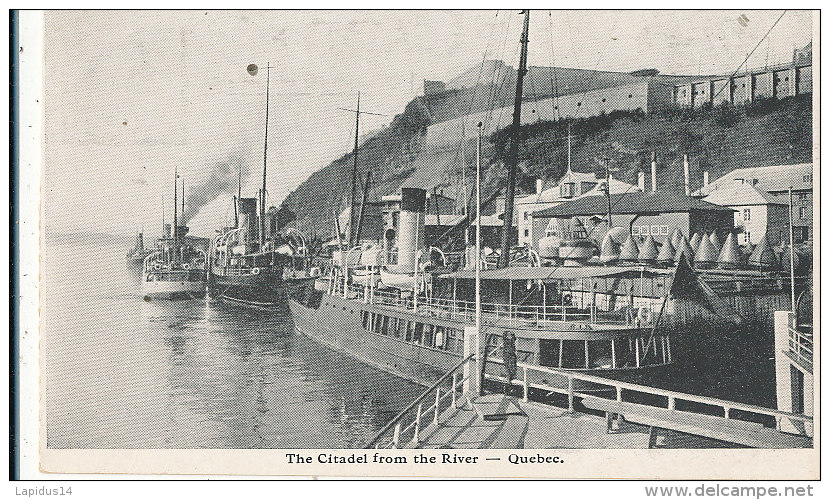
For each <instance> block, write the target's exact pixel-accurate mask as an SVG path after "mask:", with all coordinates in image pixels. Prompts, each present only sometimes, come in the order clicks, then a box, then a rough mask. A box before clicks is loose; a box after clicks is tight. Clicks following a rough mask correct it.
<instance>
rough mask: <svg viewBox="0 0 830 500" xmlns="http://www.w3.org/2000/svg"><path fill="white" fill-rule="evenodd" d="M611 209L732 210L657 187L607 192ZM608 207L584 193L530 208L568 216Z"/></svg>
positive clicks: (543, 213) (542, 214)
mask: <svg viewBox="0 0 830 500" xmlns="http://www.w3.org/2000/svg"><path fill="white" fill-rule="evenodd" d="M611 207H612V208H611V211H612V213H617V214H643V213H665V212H689V211H691V210H708V211H714V212H734V210H732V209H731V208H727V207H722V206H720V205H715V204H713V203H709V202H706V201H703V200H699V199H697V198H692V197H691V196H686V195H685V194H683V193H676V192H673V191H657V192H647V193H643V192H641V191H637V192H633V193H622V194H612V195H611ZM607 210H608V201H607V198H606V197H605V196H586V197H584V198H576V199H574V200H570V201H566V202H564V203H562V204H560V205H557V206H555V207H553V208H548V209H545V210H540V211H538V212H534V213H533V216H534V217H571V216H574V215H597V214H604V213H605V212H606V211H607Z"/></svg>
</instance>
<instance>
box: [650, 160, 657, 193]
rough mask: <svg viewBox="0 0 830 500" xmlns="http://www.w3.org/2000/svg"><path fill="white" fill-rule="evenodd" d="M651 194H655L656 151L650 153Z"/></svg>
mask: <svg viewBox="0 0 830 500" xmlns="http://www.w3.org/2000/svg"><path fill="white" fill-rule="evenodd" d="M651 192H652V193H656V192H657V151H652V152H651Z"/></svg>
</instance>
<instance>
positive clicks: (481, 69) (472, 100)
mask: <svg viewBox="0 0 830 500" xmlns="http://www.w3.org/2000/svg"><path fill="white" fill-rule="evenodd" d="M498 17H499V11H498V10H497V11H496V18H498ZM492 34H493V32H492V31H490V33H489V35H488V36H487V45H486V46H485V48H484V57H483V59H482V61H481V66H479V67H478V76H476V84H475V87H473V95H472V96H471V97H470V105H469V106H467V113H466V114H465V115H463V116H462V117H461V119H462V122H464V123H465V122H466V120H465V118H466V117H467V116H469V115H470V113H472V110H473V104H475V100H476V94H478V89H479V87H480V85H481V74H482V73H483V72H484V64H485V63H486V62H487V53H488V52H490V41H491V40H492ZM464 140H465V137H464V136H463V135H462V137H461V143H463V142H464ZM462 148H463V144H459V145H458V149H457V151H456V155H455V158H454V159H453V162H455V161H456V160H458V156H459V155H460V154H461V149H462ZM462 162H463V164H462V167H461V168H466V158H464V159H462Z"/></svg>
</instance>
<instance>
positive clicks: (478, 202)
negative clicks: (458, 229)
mask: <svg viewBox="0 0 830 500" xmlns="http://www.w3.org/2000/svg"><path fill="white" fill-rule="evenodd" d="M481 125H482V123H481V122H478V140H477V142H476V255H475V259H476V359H477V360H478V359H479V356H480V353H481V137H482V133H483V132H482V128H481ZM479 363H481V361H479ZM482 369H483V367H481V366H479V369H478V370H476V376H478V374H479V373H481V370H482Z"/></svg>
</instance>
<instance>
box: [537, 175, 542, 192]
mask: <svg viewBox="0 0 830 500" xmlns="http://www.w3.org/2000/svg"><path fill="white" fill-rule="evenodd" d="M536 194H537V195H540V194H542V179H536Z"/></svg>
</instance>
